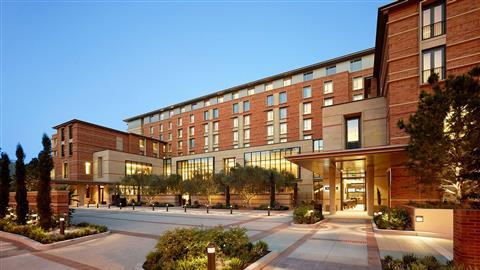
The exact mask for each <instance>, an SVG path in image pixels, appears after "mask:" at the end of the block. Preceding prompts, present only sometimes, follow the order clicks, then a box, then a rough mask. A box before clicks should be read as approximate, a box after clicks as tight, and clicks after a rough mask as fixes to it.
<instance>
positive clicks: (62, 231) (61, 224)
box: [60, 217, 65, 235]
mask: <svg viewBox="0 0 480 270" xmlns="http://www.w3.org/2000/svg"><path fill="white" fill-rule="evenodd" d="M60 234H61V235H65V218H63V217H61V218H60Z"/></svg>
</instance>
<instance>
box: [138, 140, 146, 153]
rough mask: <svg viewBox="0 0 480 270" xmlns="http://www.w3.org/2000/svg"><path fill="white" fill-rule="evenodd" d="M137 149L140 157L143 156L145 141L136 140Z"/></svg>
mask: <svg viewBox="0 0 480 270" xmlns="http://www.w3.org/2000/svg"><path fill="white" fill-rule="evenodd" d="M138 148H139V150H140V155H144V154H145V140H143V139H140V140H138Z"/></svg>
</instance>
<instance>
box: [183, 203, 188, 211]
mask: <svg viewBox="0 0 480 270" xmlns="http://www.w3.org/2000/svg"><path fill="white" fill-rule="evenodd" d="M183 209H184V210H183V212H185V213H186V212H187V205H186V204H185V205H184V206H183Z"/></svg>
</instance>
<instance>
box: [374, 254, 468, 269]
mask: <svg viewBox="0 0 480 270" xmlns="http://www.w3.org/2000/svg"><path fill="white" fill-rule="evenodd" d="M382 269H383V270H404V269H406V270H464V269H465V268H464V267H463V266H461V265H455V264H454V263H453V262H452V261H450V262H448V263H447V264H445V265H443V264H441V263H440V262H439V261H438V260H437V259H436V258H435V257H433V256H426V257H422V258H419V257H417V256H415V255H414V254H406V255H403V257H402V259H394V258H392V256H385V257H384V258H383V259H382Z"/></svg>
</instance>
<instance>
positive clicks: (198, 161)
mask: <svg viewBox="0 0 480 270" xmlns="http://www.w3.org/2000/svg"><path fill="white" fill-rule="evenodd" d="M214 166H215V159H214V158H213V157H205V158H195V159H188V160H180V161H177V173H178V174H179V175H180V177H181V178H182V179H184V180H185V179H191V178H192V177H193V176H194V175H196V174H200V175H203V176H205V175H213V173H214V172H215V168H214Z"/></svg>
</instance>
